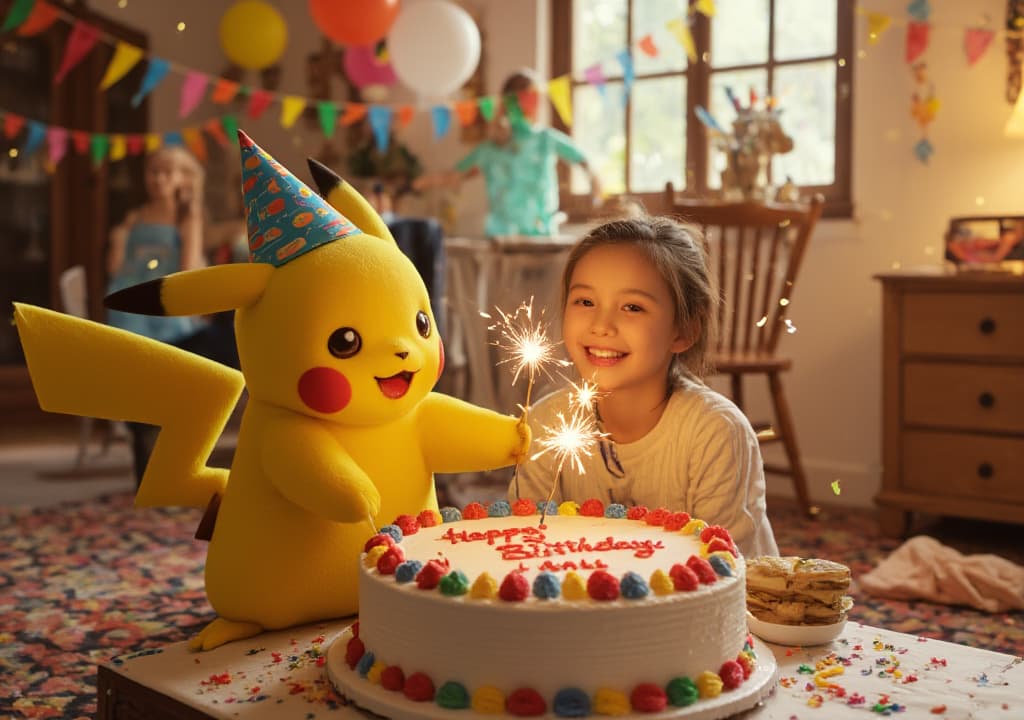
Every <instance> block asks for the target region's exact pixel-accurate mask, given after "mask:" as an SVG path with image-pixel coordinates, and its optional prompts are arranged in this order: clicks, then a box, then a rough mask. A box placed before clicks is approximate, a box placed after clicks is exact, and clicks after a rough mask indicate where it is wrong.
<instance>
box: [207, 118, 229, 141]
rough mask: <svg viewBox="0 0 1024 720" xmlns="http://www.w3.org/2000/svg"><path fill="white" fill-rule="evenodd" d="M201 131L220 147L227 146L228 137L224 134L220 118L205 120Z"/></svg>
mask: <svg viewBox="0 0 1024 720" xmlns="http://www.w3.org/2000/svg"><path fill="white" fill-rule="evenodd" d="M203 130H205V131H206V134H207V135H209V136H210V137H212V138H213V140H214V142H216V143H217V144H218V145H220V146H221V147H227V146H228V144H229V141H228V136H227V134H225V132H224V126H223V125H222V124H221V122H220V118H210V119H209V120H207V121H206V124H205V125H203Z"/></svg>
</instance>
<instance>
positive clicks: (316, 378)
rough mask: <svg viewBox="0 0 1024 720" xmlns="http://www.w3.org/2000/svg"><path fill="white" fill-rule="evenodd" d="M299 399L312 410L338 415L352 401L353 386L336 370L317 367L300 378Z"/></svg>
mask: <svg viewBox="0 0 1024 720" xmlns="http://www.w3.org/2000/svg"><path fill="white" fill-rule="evenodd" d="M299 397H300V398H302V402H303V403H305V404H306V407H308V408H309V409H310V410H315V411H316V412H318V413H336V412H338V411H340V410H343V409H344V408H345V406H346V405H348V403H349V400H351V399H352V385H351V384H349V381H348V378H346V377H345V376H344V375H342V374H341V373H340V372H338V371H337V370H335V369H334V368H328V367H315V368H311V369H309V370H307V371H306V372H304V373H302V377H300V378H299Z"/></svg>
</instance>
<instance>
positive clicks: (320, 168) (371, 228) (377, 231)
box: [306, 158, 395, 242]
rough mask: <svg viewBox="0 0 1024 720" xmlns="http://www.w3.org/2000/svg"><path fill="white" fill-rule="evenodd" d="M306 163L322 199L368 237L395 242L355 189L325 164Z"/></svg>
mask: <svg viewBox="0 0 1024 720" xmlns="http://www.w3.org/2000/svg"><path fill="white" fill-rule="evenodd" d="M306 162H308V163H309V172H310V174H312V175H313V182H314V183H316V187H317V191H318V192H319V193H320V197H322V198H323V199H324V200H326V201H327V202H328V203H330V205H331V207H333V208H334V209H335V210H337V211H338V212H340V213H341V214H342V215H344V216H345V217H347V218H348V219H349V220H351V221H352V223H353V224H354V225H355V226H356V227H357V228H359V229H360V230H362V231H363V232H364V233H366V234H367V235H375V236H376V237H379V238H383V239H385V240H390V241H391V242H394V241H395V238H394V237H392V235H391V231H390V230H388V226H387V224H386V223H385V222H384V220H382V219H381V217H380V215H378V214H377V211H376V210H374V209H373V206H372V205H370V203H368V202H366V198H364V197H363V196H362V195H360V194H359V193H358V192H357V191H356V189H355V188H354V187H352V186H351V185H350V184H348V183H347V182H345V181H344V180H342V179H341V178H340V177H338V175H337V174H336V173H335V172H334V171H333V170H331V169H330V168H329V167H327V166H326V165H324V164H323V163H319V162H317V161H316V160H314V159H313V158H307V159H306Z"/></svg>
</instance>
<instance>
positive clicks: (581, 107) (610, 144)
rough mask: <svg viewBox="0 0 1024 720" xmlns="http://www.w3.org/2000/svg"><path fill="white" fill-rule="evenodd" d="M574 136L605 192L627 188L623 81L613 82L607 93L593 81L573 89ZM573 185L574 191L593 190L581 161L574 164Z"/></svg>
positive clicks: (617, 191)
mask: <svg viewBox="0 0 1024 720" xmlns="http://www.w3.org/2000/svg"><path fill="white" fill-rule="evenodd" d="M572 114H573V129H572V136H573V139H574V140H575V141H576V143H577V144H578V145H579V146H580V149H581V150H583V153H584V154H585V155H586V156H587V161H588V162H589V163H590V167H592V168H593V169H594V170H595V171H596V172H597V174H598V176H599V177H600V178H601V185H602V188H603V189H604V191H605V192H608V193H622V192H625V191H626V131H625V128H626V106H625V104H624V103H623V102H622V84H621V83H615V82H610V83H608V84H607V85H606V86H605V92H604V95H602V94H601V93H599V92H598V91H597V89H596V88H594V87H593V86H592V85H578V86H577V87H576V88H574V91H573V110H572ZM569 189H570V191H571V192H572V193H574V194H583V193H586V192H588V191H589V189H590V183H589V181H588V180H587V176H586V174H585V173H584V172H583V171H582V170H581V169H580V168H579V166H578V165H573V167H572V175H571V181H570V185H569Z"/></svg>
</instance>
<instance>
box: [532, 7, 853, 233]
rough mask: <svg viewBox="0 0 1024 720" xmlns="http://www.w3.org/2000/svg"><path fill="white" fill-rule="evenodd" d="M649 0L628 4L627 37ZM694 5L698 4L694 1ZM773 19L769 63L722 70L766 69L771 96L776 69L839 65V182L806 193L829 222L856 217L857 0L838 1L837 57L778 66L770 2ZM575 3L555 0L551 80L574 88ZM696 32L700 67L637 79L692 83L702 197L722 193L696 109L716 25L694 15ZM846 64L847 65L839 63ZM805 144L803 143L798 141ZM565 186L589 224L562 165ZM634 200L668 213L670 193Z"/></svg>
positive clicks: (688, 173) (573, 207) (565, 203)
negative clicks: (711, 172) (820, 200)
mask: <svg viewBox="0 0 1024 720" xmlns="http://www.w3.org/2000/svg"><path fill="white" fill-rule="evenodd" d="M642 1H643V0H626V3H627V15H626V33H627V37H631V36H632V30H633V28H632V22H633V7H634V5H635V4H636V3H637V2H642ZM691 2H692V0H691ZM768 2H769V10H770V13H771V17H770V18H769V28H768V43H769V44H768V62H766V63H751V64H746V65H736V66H729V67H728V68H722V69H721V70H730V71H731V70H750V69H759V68H764V69H765V70H766V71H767V72H768V78H769V80H768V82H769V87H768V88H767V91H768V94H771V93H772V87H771V83H772V82H773V81H774V70H775V68H778V67H786V66H794V65H804V64H808V63H811V62H820V61H821V60H825V59H828V58H834V59H835V61H836V114H835V123H836V126H835V182H834V183H833V184H832V185H806V186H801V191H802V194H804V195H810V194H812V193H821V194H822V195H824V196H825V209H824V212H823V216H824V217H833V218H849V217H852V216H853V199H852V178H851V175H852V170H853V168H852V156H853V52H854V48H853V32H854V5H853V0H837V15H836V52H835V55H822V56H814V57H811V58H800V59H799V60H783V61H777V60H775V58H774V49H775V48H774V45H775V33H774V25H775V0H768ZM572 5H573V0H551V76H552V77H561V76H562V75H569V76H570V78H571V79H572V80H571V82H572V87H573V89H575V88H576V87H577V86H579V85H583V84H585V83H586V81H584V80H580V79H578V78H577V76H578V75H579V74H580V73H579V72H578V71H579V70H582V68H573V67H572V47H573V44H572V39H573V22H572V19H573V18H572ZM693 19H694V22H693V25H692V26H691V31H692V33H693V39H694V43H695V44H696V46H697V62H695V63H693V64H688V65H687V67H686V69H685V70H681V71H666V72H660V73H645V74H643V75H642V76H638V78H637V80H639V79H640V77H642V78H643V79H653V78H658V77H673V76H685V77H686V82H687V92H686V117H687V119H688V120H687V123H686V168H685V177H686V178H687V190H688V191H691V192H694V193H696V194H697V195H700V196H706V195H709V194H714V193H715V192H717V190H715V189H712V188H709V187H708V183H707V175H708V170H707V169H708V163H709V161H710V157H709V152H708V141H707V135H706V133H705V131H704V127H703V126H702V125H701V124H700V123H699V122H697V121H696V116H695V113H694V109H695V108H696V106H697V105H703V106H704V107H708V105H709V103H708V93H709V88H710V86H711V75H712V71H711V68H710V67H709V65H708V63H707V62H706V61H705V59H704V58H705V57H707V51H708V50H709V49H710V46H711V21H710V20H709V19H708V18H707V17H705V16H704V15H701V14H700V13H697V12H693ZM840 59H841V60H842V61H843V62H839V61H840ZM606 80H607V82H609V83H611V84H614V83H620V82H622V75H621V74H616V75H607V76H606ZM628 102H629V105H628V106H627V110H626V124H625V131H626V148H627V152H626V167H625V177H626V186H627V187H629V181H630V162H629V155H630V151H629V147H630V114H631V113H630V110H631V105H632V102H633V98H632V96H631V97H630V98H629V100H628ZM552 125H553V126H554V127H556V128H558V129H559V130H562V131H563V132H566V133H569V134H570V135H571V134H572V129H571V128H569V127H567V126H566V125H565V124H564V123H563V122H562V120H561V118H560V117H558V115H557V113H552ZM796 140H797V142H799V138H796ZM559 185H560V187H561V192H560V195H561V206H562V208H563V209H564V210H565V211H566V212H567V213H568V214H569V217H570V218H571V219H573V220H586V219H588V217H589V216H591V215H592V214H593V209H592V207H591V205H590V201H589V197H587V196H584V195H573V194H571V193H570V192H569V170H568V168H566V167H564V166H562V165H560V167H559ZM627 195H628V196H629V197H631V198H634V199H636V200H639V201H640V202H642V203H643V205H644V207H646V208H647V209H648V210H649V211H650V212H654V213H658V212H663V211H664V210H666V209H667V208H665V196H664V192H663V191H661V190H659V191H657V192H649V193H627Z"/></svg>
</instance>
